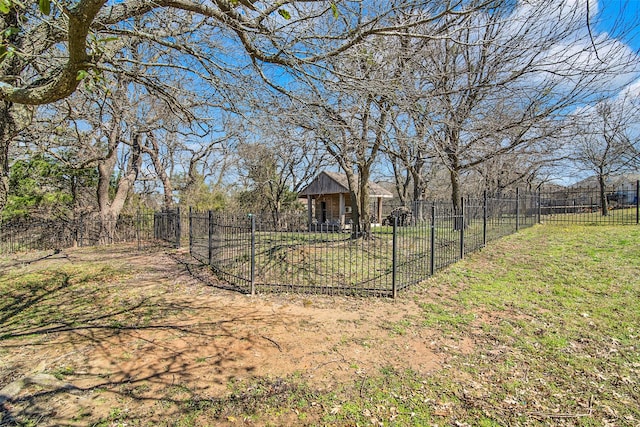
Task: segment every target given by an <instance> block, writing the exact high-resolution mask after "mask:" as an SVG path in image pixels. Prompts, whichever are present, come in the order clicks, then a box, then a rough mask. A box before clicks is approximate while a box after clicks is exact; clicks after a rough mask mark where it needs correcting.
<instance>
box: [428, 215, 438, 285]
mask: <svg viewBox="0 0 640 427" xmlns="http://www.w3.org/2000/svg"><path fill="white" fill-rule="evenodd" d="M429 263H430V266H429V270H430V271H431V275H432V276H433V274H434V273H435V270H436V204H435V203H432V204H431V256H430V260H429Z"/></svg>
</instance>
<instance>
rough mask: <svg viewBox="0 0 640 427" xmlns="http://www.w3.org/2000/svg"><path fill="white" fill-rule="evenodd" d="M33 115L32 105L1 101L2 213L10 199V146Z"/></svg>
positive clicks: (0, 208) (0, 202)
mask: <svg viewBox="0 0 640 427" xmlns="http://www.w3.org/2000/svg"><path fill="white" fill-rule="evenodd" d="M32 117H33V114H32V109H31V108H30V107H27V106H24V105H18V104H12V103H10V102H6V101H0V214H1V213H2V211H3V210H4V208H5V206H6V205H7V201H8V199H9V147H10V146H11V142H12V141H13V139H14V138H15V137H16V136H18V134H19V133H20V132H21V131H22V130H24V129H25V128H26V127H27V126H29V124H31V119H32Z"/></svg>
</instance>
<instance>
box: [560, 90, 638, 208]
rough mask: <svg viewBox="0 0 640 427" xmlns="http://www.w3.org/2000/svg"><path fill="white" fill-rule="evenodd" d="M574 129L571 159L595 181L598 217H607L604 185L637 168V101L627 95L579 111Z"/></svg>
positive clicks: (575, 118) (634, 95) (631, 95)
mask: <svg viewBox="0 0 640 427" xmlns="http://www.w3.org/2000/svg"><path fill="white" fill-rule="evenodd" d="M572 122H573V124H574V128H575V129H576V135H575V139H574V140H573V141H572V143H573V144H572V146H573V150H572V155H573V159H574V161H575V164H576V166H577V167H578V168H579V169H580V170H583V171H584V170H586V171H589V172H592V173H593V174H594V175H595V177H596V178H597V180H598V189H599V193H600V206H601V212H602V215H604V216H606V215H608V214H609V208H608V200H607V193H606V188H607V182H608V180H609V178H610V177H612V176H614V175H616V174H621V173H624V172H628V171H634V170H637V168H638V166H639V165H640V141H639V140H638V128H639V127H640V99H639V98H638V95H637V94H629V93H628V92H627V94H626V96H623V97H622V98H621V99H617V100H607V101H603V102H601V103H599V104H597V105H596V106H595V107H592V108H590V109H586V110H582V111H581V113H580V114H579V115H576V116H574V117H573V120H572Z"/></svg>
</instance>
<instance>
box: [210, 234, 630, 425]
mask: <svg viewBox="0 0 640 427" xmlns="http://www.w3.org/2000/svg"><path fill="white" fill-rule="evenodd" d="M638 272H640V228H638V227H634V226H629V227H610V226H603V227H585V226H571V227H567V226H562V227H555V226H537V227H533V228H531V229H526V230H523V231H522V232H520V233H518V234H516V235H512V236H509V237H507V238H505V239H503V240H501V241H498V242H495V243H493V244H491V245H490V246H489V247H488V248H486V249H484V250H483V251H482V252H480V253H477V254H475V255H473V256H471V257H469V258H468V259H466V260H465V261H462V262H460V263H458V264H455V265H453V266H452V267H450V268H449V269H448V270H446V271H444V272H442V273H440V274H438V275H436V276H435V277H433V278H431V279H429V280H428V281H427V283H426V284H425V285H423V286H422V287H421V288H420V289H418V290H416V291H415V292H413V293H412V295H408V296H406V297H405V298H407V299H409V298H412V299H413V300H414V301H415V302H416V303H417V304H418V305H419V307H420V308H421V309H422V318H421V320H420V319H410V320H407V319H405V320H401V321H398V322H393V323H390V322H386V321H384V320H382V325H383V327H384V328H386V329H388V330H389V332H390V336H403V335H406V334H409V333H413V332H419V331H420V330H422V329H427V328H428V329H430V330H435V331H436V332H435V333H434V334H435V336H443V337H447V339H454V340H462V339H465V338H467V339H472V340H473V342H474V348H473V351H471V352H469V353H452V354H449V357H448V359H447V363H446V364H445V366H444V367H443V368H442V369H440V370H438V371H436V372H434V373H431V374H420V373H417V372H415V371H412V370H408V369H407V370H397V369H394V368H390V367H383V368H381V370H380V372H378V373H375V374H373V375H371V374H370V375H369V376H366V377H365V376H363V377H361V378H358V379H356V380H354V381H353V382H350V383H345V384H342V385H341V386H340V387H339V388H337V389H335V390H332V391H331V392H321V393H318V392H314V391H313V390H310V389H308V388H307V386H306V383H305V382H302V383H301V382H300V381H301V380H300V379H291V378H286V379H284V381H286V382H287V384H289V385H288V387H291V389H290V392H289V394H288V395H289V397H290V399H289V400H284V399H283V400H279V401H273V400H271V401H270V403H269V405H268V411H267V412H268V413H270V414H271V417H275V419H276V420H277V419H278V415H277V414H283V413H285V412H287V411H288V410H290V409H291V408H292V407H294V406H295V405H296V402H297V403H299V404H300V405H301V406H302V407H303V408H306V409H305V410H307V411H308V413H307V414H306V415H305V417H304V418H305V419H306V420H312V422H309V424H312V425H372V424H373V425H394V426H412V425H431V424H438V425H480V426H498V425H571V426H600V425H605V424H607V423H610V424H614V425H620V426H634V425H638V424H640V403H639V402H640V380H639V379H640V347H639V345H638V342H639V337H640V275H639V273H638ZM401 298H402V296H401ZM438 331H439V332H438ZM245 387H249V388H251V387H252V385H251V384H247V385H245ZM299 390H305V391H304V393H302V395H301V394H300V391H299ZM254 397H255V396H254ZM309 402H311V404H309ZM229 404H230V405H232V407H233V403H231V402H229ZM273 405H276V406H277V407H274V406H273ZM227 410H228V411H231V412H233V411H234V410H233V409H229V408H227ZM261 410H262V409H261V408H259V407H257V406H256V407H251V408H247V407H243V411H240V412H243V413H245V415H246V414H252V416H253V417H256V418H254V419H257V420H259V421H260V420H262V421H264V420H265V419H270V418H264V417H262V416H261V415H260V411H261ZM298 412H299V413H300V411H298ZM205 417H206V413H205ZM276 424H277V421H276Z"/></svg>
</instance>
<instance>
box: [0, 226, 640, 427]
mask: <svg viewBox="0 0 640 427" xmlns="http://www.w3.org/2000/svg"><path fill="white" fill-rule="evenodd" d="M638 271H640V228H638V227H637V226H626V227H609V226H598V227H585V226H569V227H567V226H551V225H544V226H535V227H532V228H528V229H525V230H523V231H521V232H519V233H517V234H515V235H511V236H508V237H506V238H504V239H502V240H499V241H495V242H492V243H490V244H489V246H488V247H487V248H485V249H484V250H482V251H481V252H478V253H475V254H472V255H469V256H468V257H467V258H466V259H465V260H464V261H461V262H460V263H457V264H455V265H453V266H451V267H449V268H448V269H446V270H445V271H442V272H440V273H438V274H437V275H436V276H434V277H432V278H430V279H429V280H426V281H425V282H423V283H422V284H420V285H418V286H416V287H414V288H411V289H409V290H407V291H405V292H402V293H401V294H400V295H399V298H397V299H396V300H391V299H387V298H361V297H336V296H319V295H314V296H304V295H295V294H278V295H275V294H274V295H270V294H266V295H265V294H259V295H257V296H254V297H251V296H247V295H242V294H239V293H235V292H233V291H229V290H225V289H224V288H223V286H220V285H221V284H219V283H218V282H217V281H216V280H215V278H213V277H212V275H211V274H209V272H208V271H207V270H206V269H203V268H201V267H199V266H198V265H197V264H195V263H194V262H193V261H192V260H191V259H190V258H189V257H188V256H187V255H186V254H184V253H183V252H181V251H177V252H176V251H169V252H158V251H156V252H152V251H149V252H138V251H136V250H135V248H134V247H129V246H112V247H94V248H82V249H70V250H64V251H63V252H61V253H55V254H53V253H51V252H39V253H29V254H21V255H13V256H7V257H4V258H0V411H1V412H0V415H1V416H2V420H1V421H0V425H2V426H4V425H42V426H47V425H78V426H85V425H98V426H120V425H121V426H125V425H127V426H132V425H167V426H169V425H171V426H173V425H175V426H204V425H258V426H263V425H274V426H278V425H338V426H342V425H400V426H402V425H407V426H409V425H458V426H464V425H485V426H492V425H585V426H586V425H607V424H610V425H617V426H626V425H628V426H634V425H638V424H640V404H639V403H638V402H640V380H639V378H640V346H639V345H638V337H639V335H640V278H639V277H638V276H639V275H638Z"/></svg>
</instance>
